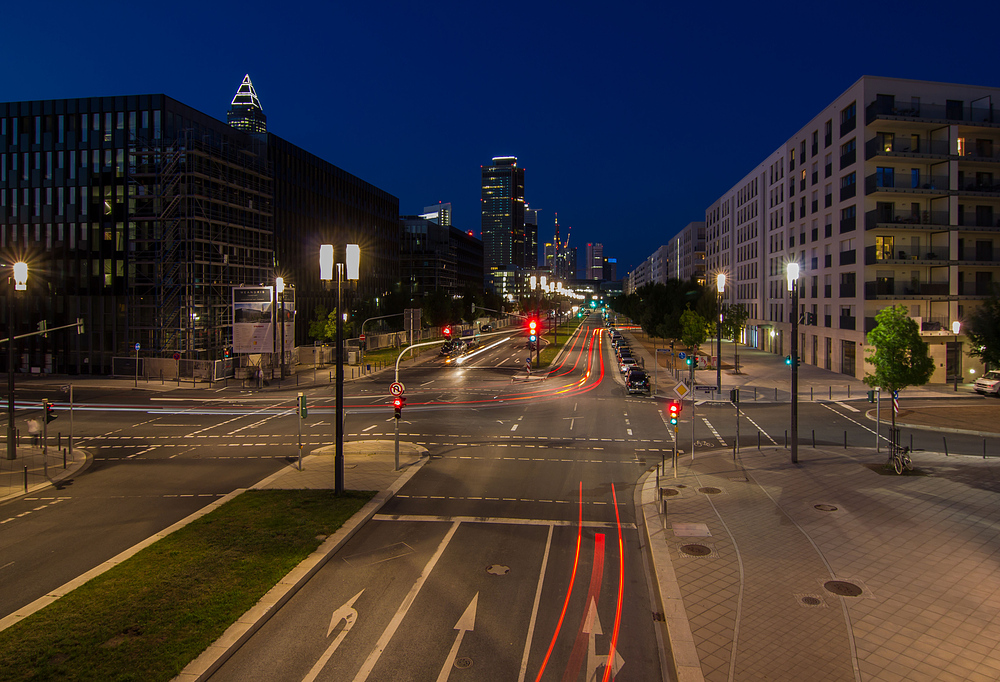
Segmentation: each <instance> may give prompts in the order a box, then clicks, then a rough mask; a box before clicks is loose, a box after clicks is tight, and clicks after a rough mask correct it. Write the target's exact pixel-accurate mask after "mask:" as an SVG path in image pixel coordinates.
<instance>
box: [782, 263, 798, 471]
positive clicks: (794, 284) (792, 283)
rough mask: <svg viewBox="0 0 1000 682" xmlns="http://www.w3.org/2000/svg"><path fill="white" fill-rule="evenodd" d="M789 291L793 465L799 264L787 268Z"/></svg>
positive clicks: (795, 452) (795, 460) (795, 459)
mask: <svg viewBox="0 0 1000 682" xmlns="http://www.w3.org/2000/svg"><path fill="white" fill-rule="evenodd" d="M785 275H786V277H787V278H788V291H790V292H791V294H792V343H791V350H792V425H791V431H792V464H797V463H798V461H799V287H798V281H799V264H798V263H797V262H792V263H789V264H788V265H787V266H785Z"/></svg>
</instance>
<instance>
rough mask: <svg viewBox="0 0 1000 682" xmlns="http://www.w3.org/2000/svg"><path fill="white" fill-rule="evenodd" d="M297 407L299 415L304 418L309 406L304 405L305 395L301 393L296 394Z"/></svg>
mask: <svg viewBox="0 0 1000 682" xmlns="http://www.w3.org/2000/svg"><path fill="white" fill-rule="evenodd" d="M298 408H299V416H300V417H302V418H303V419H305V418H306V416H308V414H309V408H307V407H306V397H305V396H304V395H303V394H301V393H299V396H298Z"/></svg>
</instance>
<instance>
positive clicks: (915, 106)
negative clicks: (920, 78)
mask: <svg viewBox="0 0 1000 682" xmlns="http://www.w3.org/2000/svg"><path fill="white" fill-rule="evenodd" d="M877 119H883V120H889V121H893V120H896V121H906V120H914V119H922V120H927V121H941V122H951V121H967V122H969V123H973V124H982V125H987V126H989V125H998V126H1000V111H996V112H994V111H992V110H991V108H989V107H987V106H982V105H976V106H974V105H972V104H964V103H962V104H924V103H922V102H921V103H907V102H892V101H879V100H876V101H874V102H872V103H871V104H869V105H868V106H867V107H865V123H872V122H874V121H875V120H877Z"/></svg>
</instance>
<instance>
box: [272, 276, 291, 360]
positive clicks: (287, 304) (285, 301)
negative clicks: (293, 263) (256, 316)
mask: <svg viewBox="0 0 1000 682" xmlns="http://www.w3.org/2000/svg"><path fill="white" fill-rule="evenodd" d="M275 305H276V306H277V308H276V310H277V311H278V317H279V319H280V318H281V311H282V309H284V311H285V319H284V327H285V352H286V353H288V352H289V351H291V350H292V349H293V348H295V289H294V288H292V287H285V291H284V292H283V293H282V294H281V296H279V297H278V302H277V303H276V304H275ZM277 343H278V350H281V327H278V341H277Z"/></svg>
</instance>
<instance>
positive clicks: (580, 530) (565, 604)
mask: <svg viewBox="0 0 1000 682" xmlns="http://www.w3.org/2000/svg"><path fill="white" fill-rule="evenodd" d="M582 538H583V481H580V503H579V511H578V512H577V525H576V553H575V554H574V555H573V571H572V572H571V573H570V576H569V587H567V588H566V599H565V601H563V607H562V613H560V614H559V622H557V623H556V631H555V632H553V633H552V641H551V642H549V650H548V651H546V652H545V658H544V659H543V660H542V667H541V668H539V669H538V676H537V677H536V678H535V682H541V679H542V673H544V672H545V666H546V665H548V662H549V657H550V656H551V655H552V650H553V649H554V648H555V646H556V638H557V637H559V629H560V628H562V624H563V620H564V619H565V618H566V608H567V607H568V606H569V598H570V595H571V594H572V593H573V583H574V582H576V570H577V568H578V567H579V565H580V541H581V540H582Z"/></svg>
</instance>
